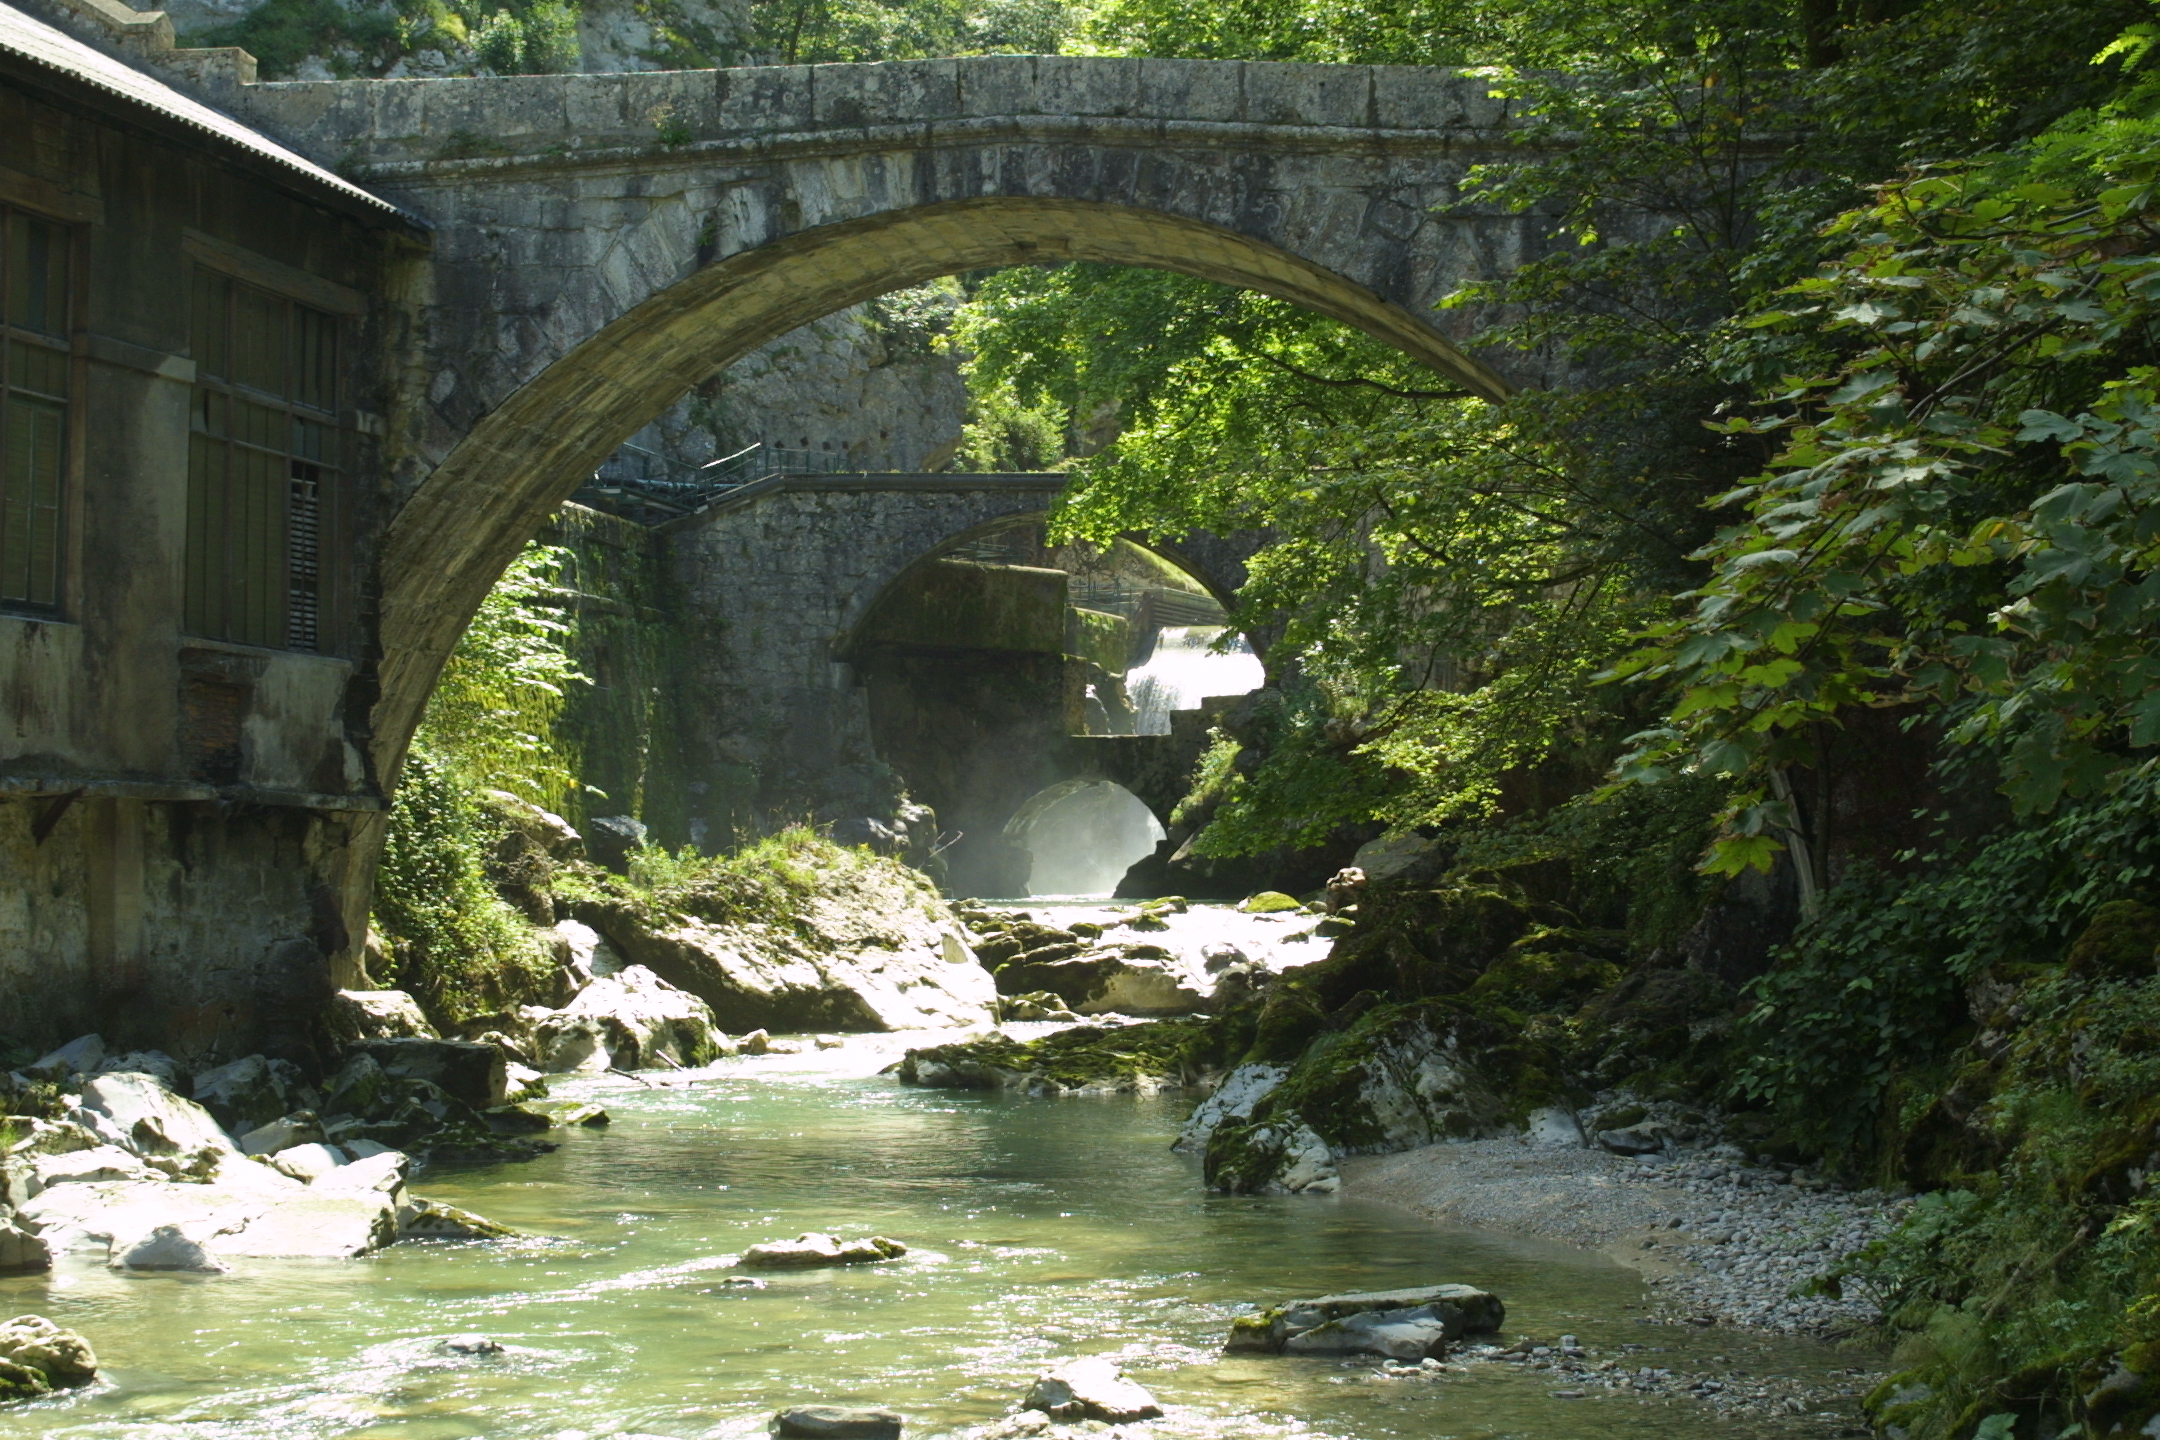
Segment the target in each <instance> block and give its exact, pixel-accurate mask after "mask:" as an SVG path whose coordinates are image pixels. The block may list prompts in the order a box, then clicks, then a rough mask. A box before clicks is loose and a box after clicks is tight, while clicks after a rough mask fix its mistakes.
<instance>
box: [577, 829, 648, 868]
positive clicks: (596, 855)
mask: <svg viewBox="0 0 2160 1440" xmlns="http://www.w3.org/2000/svg"><path fill="white" fill-rule="evenodd" d="M645 840H646V833H645V822H644V821H642V820H639V819H637V818H635V817H634V816H630V815H601V816H597V817H595V818H593V819H591V820H588V821H586V822H585V851H586V853H587V854H589V855H591V856H592V859H593V863H594V864H595V865H599V866H602V867H603V868H605V869H609V870H612V871H614V872H615V873H616V874H618V875H623V874H627V873H628V872H629V869H630V856H631V855H632V854H633V853H634V852H636V851H638V850H641V849H643V848H644V846H645Z"/></svg>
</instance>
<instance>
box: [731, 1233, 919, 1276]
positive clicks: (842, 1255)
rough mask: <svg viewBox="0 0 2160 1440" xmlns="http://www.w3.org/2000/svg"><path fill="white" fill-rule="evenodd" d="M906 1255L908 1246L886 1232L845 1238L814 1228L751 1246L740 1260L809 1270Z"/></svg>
mask: <svg viewBox="0 0 2160 1440" xmlns="http://www.w3.org/2000/svg"><path fill="white" fill-rule="evenodd" d="M905 1254H907V1246H905V1245H903V1244H901V1243H900V1242H899V1241H898V1240H889V1239H887V1238H886V1237H885V1236H883V1235H871V1236H867V1237H865V1238H864V1239H860V1240H842V1239H839V1238H838V1237H836V1236H832V1235H826V1234H823V1233H821V1232H819V1231H816V1230H811V1231H806V1232H804V1233H803V1234H802V1235H800V1236H798V1237H796V1238H795V1239H793V1240H773V1241H768V1242H767V1243H765V1244H763V1245H752V1246H751V1247H750V1248H748V1249H747V1250H745V1251H743V1252H742V1259H741V1261H740V1262H738V1263H740V1264H741V1265H743V1266H744V1267H745V1268H746V1269H752V1270H807V1269H814V1268H817V1267H819V1266H824V1265H876V1264H879V1263H881V1262H883V1261H886V1260H897V1259H899V1258H900V1257H901V1256H902V1255H905Z"/></svg>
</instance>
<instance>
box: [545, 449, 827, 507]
mask: <svg viewBox="0 0 2160 1440" xmlns="http://www.w3.org/2000/svg"><path fill="white" fill-rule="evenodd" d="M622 450H625V451H628V452H630V453H631V454H633V455H641V456H643V457H645V458H646V459H648V460H654V461H658V462H659V464H660V465H661V467H662V469H663V471H664V474H663V475H660V476H651V475H617V476H611V475H609V474H608V473H607V472H608V470H609V469H610V467H615V466H618V465H619V464H620V463H621V462H620V461H618V460H616V459H613V458H610V459H609V461H608V462H607V464H605V465H602V466H601V467H600V468H599V469H598V470H595V471H594V472H593V477H592V479H590V480H588V481H586V482H585V484H584V485H583V486H581V487H580V488H579V490H578V492H577V494H575V495H573V496H572V497H571V498H572V499H573V500H575V501H577V502H578V503H579V504H580V505H589V506H591V507H592V508H594V509H596V510H606V511H608V512H609V513H611V514H616V515H621V516H623V517H624V518H625V519H630V520H637V521H640V522H642V523H644V524H648V525H651V524H656V523H658V522H659V521H661V520H672V519H674V518H675V517H677V516H679V515H688V514H690V513H691V512H692V511H694V510H697V509H698V508H700V507H701V506H703V505H705V504H707V503H708V502H710V501H712V500H714V499H716V498H718V497H719V496H722V495H725V494H727V493H728V492H729V491H730V490H740V489H741V488H742V487H743V486H745V485H750V484H754V483H755V482H757V481H759V480H766V479H770V478H771V477H773V476H775V475H843V474H846V473H847V470H848V466H847V456H845V455H843V454H837V453H835V452H833V451H829V450H784V449H781V448H780V447H778V446H775V445H766V444H763V443H759V444H754V445H747V446H745V447H744V448H742V449H740V450H738V451H736V452H735V453H734V454H732V455H723V456H721V457H720V458H719V459H718V460H712V461H708V462H706V463H705V464H703V465H691V464H687V463H685V462H684V461H681V460H675V459H672V458H670V457H668V456H666V455H661V454H657V453H655V452H654V451H651V450H647V449H645V448H643V447H642V446H637V445H625V446H623V447H622ZM620 453H621V451H618V452H617V454H618V455H619V454H620Z"/></svg>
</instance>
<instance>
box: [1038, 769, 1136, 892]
mask: <svg viewBox="0 0 2160 1440" xmlns="http://www.w3.org/2000/svg"><path fill="white" fill-rule="evenodd" d="M1163 835H1164V831H1163V827H1162V822H1161V821H1159V820H1157V819H1156V818H1155V816H1154V814H1153V812H1151V811H1150V810H1149V809H1148V808H1147V806H1146V805H1144V804H1142V803H1141V802H1140V799H1139V797H1137V796H1135V795H1134V794H1133V793H1132V792H1131V791H1130V790H1127V789H1126V788H1125V787H1124V786H1122V785H1116V784H1113V783H1111V782H1110V781H1108V780H1105V781H1102V782H1100V783H1098V784H1094V785H1090V786H1088V787H1087V788H1086V789H1084V790H1078V791H1075V792H1074V793H1072V794H1070V795H1067V796H1066V797H1064V798H1063V799H1061V800H1059V801H1057V802H1056V803H1055V804H1053V805H1050V806H1049V807H1048V808H1046V809H1045V810H1043V812H1042V813H1041V814H1040V815H1038V816H1036V817H1035V820H1034V823H1033V824H1032V825H1030V826H1029V828H1028V832H1027V835H1026V837H1025V839H1024V841H1023V843H1024V844H1025V845H1026V846H1027V848H1028V850H1029V852H1030V853H1031V854H1032V855H1033V856H1034V857H1035V864H1034V867H1033V869H1031V870H1030V871H1029V873H1028V891H1029V893H1030V894H1034V895H1108V894H1110V893H1111V892H1112V891H1114V890H1115V889H1116V888H1117V883H1118V881H1120V880H1122V879H1124V878H1125V872H1126V871H1127V870H1129V869H1131V868H1132V866H1133V863H1134V862H1135V861H1138V860H1143V859H1145V858H1147V857H1148V856H1149V855H1152V854H1154V853H1155V847H1156V845H1157V844H1158V843H1160V842H1161V840H1162V838H1163Z"/></svg>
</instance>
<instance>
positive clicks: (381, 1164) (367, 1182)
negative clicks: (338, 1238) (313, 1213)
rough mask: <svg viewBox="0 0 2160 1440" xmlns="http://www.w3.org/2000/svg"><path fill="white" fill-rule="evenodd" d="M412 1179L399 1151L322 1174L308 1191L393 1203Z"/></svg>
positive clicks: (410, 1165) (407, 1160)
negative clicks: (388, 1200) (357, 1196)
mask: <svg viewBox="0 0 2160 1440" xmlns="http://www.w3.org/2000/svg"><path fill="white" fill-rule="evenodd" d="M411 1178H412V1161H411V1160H410V1159H409V1158H408V1157H407V1156H406V1155H405V1152H403V1151H402V1150H385V1151H382V1152H381V1153H380V1154H376V1155H370V1156H368V1157H367V1158H366V1159H363V1160H355V1161H353V1162H352V1163H351V1164H348V1165H341V1166H338V1167H336V1168H335V1169H333V1170H331V1171H329V1172H328V1173H326V1174H324V1175H323V1176H322V1177H321V1178H319V1179H318V1180H316V1181H315V1182H314V1184H313V1186H311V1187H310V1188H311V1189H312V1190H313V1191H315V1192H316V1193H318V1194H321V1193H326V1192H334V1193H337V1194H343V1195H377V1196H383V1197H387V1198H388V1199H390V1200H391V1201H392V1202H393V1203H394V1202H395V1201H396V1200H397V1199H398V1198H399V1197H400V1196H402V1195H403V1194H404V1191H405V1182H406V1181H407V1180H409V1179H411Z"/></svg>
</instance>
